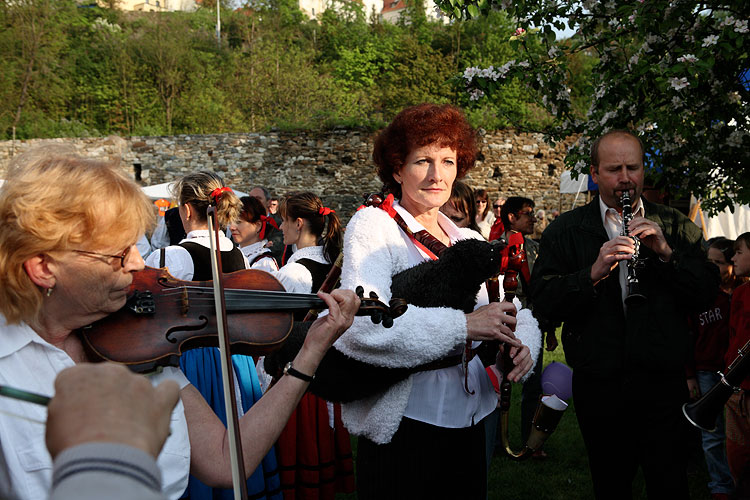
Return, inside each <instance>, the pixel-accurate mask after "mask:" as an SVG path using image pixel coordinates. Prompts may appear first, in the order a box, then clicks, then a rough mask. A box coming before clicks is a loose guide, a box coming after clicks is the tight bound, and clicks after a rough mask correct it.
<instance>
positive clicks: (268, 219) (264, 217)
mask: <svg viewBox="0 0 750 500" xmlns="http://www.w3.org/2000/svg"><path fill="white" fill-rule="evenodd" d="M260 221H261V222H262V223H263V225H262V226H260V234H258V236H259V237H260V239H261V240H262V239H263V238H265V236H266V224H271V226H273V227H275V228H276V229H278V228H279V226H278V224H276V221H275V220H273V217H268V216H267V215H261V216H260Z"/></svg>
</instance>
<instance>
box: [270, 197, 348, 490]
mask: <svg viewBox="0 0 750 500" xmlns="http://www.w3.org/2000/svg"><path fill="white" fill-rule="evenodd" d="M279 212H280V213H281V221H282V222H281V230H282V232H283V233H284V245H295V246H296V250H295V252H294V254H292V256H291V257H290V258H289V260H288V261H287V262H286V264H285V265H284V266H283V267H282V268H281V269H280V270H279V271H278V272H277V273H274V275H275V276H276V277H277V278H278V279H279V281H281V283H282V284H283V285H284V288H286V291H287V292H295V293H315V292H317V291H318V290H319V289H320V287H321V285H322V284H323V281H325V278H326V276H327V275H328V272H329V271H330V270H331V267H332V265H333V263H334V262H335V261H336V258H337V257H338V255H339V253H341V229H342V228H341V222H340V221H339V218H338V216H337V215H336V212H335V211H334V210H332V209H330V208H328V207H326V206H325V205H323V202H322V201H321V200H320V198H319V197H318V196H316V195H315V194H313V193H310V192H304V193H295V194H291V195H289V196H287V197H286V198H285V199H284V200H282V202H281V206H280V207H279ZM304 317H305V313H304V312H302V313H300V314H297V315H296V317H295V319H296V320H298V321H301V320H302V319H304ZM340 413H341V410H340V407H339V406H338V405H333V404H331V403H327V402H326V401H325V400H323V399H321V398H319V397H317V396H315V395H313V394H311V393H308V394H306V395H305V396H304V397H303V398H302V401H300V404H299V405H298V406H297V409H296V410H295V412H294V413H293V414H292V416H291V418H290V419H289V423H288V424H287V426H286V428H285V429H284V431H283V432H282V434H281V436H280V437H279V446H278V459H279V470H280V472H281V488H282V491H283V492H284V498H285V499H286V500H291V499H315V500H317V499H321V500H323V499H331V500H332V499H333V498H334V496H335V495H336V493H337V492H344V493H348V492H352V491H354V472H353V463H352V458H351V452H352V451H351V444H350V442H349V433H348V432H347V431H346V429H345V428H344V426H343V424H342V423H341V417H340Z"/></svg>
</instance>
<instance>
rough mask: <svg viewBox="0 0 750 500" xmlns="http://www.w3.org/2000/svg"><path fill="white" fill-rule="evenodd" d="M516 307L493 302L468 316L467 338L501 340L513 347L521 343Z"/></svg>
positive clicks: (507, 303) (505, 303)
mask: <svg viewBox="0 0 750 500" xmlns="http://www.w3.org/2000/svg"><path fill="white" fill-rule="evenodd" d="M515 316H516V307H515V306H514V305H513V304H511V303H510V302H493V303H492V304H487V305H486V306H482V307H480V308H479V309H477V310H476V311H474V312H471V313H469V314H467V315H466V330H467V335H466V337H467V338H468V339H469V340H500V341H501V342H505V343H507V344H509V345H511V346H513V347H521V346H522V345H523V344H521V341H520V340H518V339H517V338H516V336H515V334H514V333H513V332H514V331H515V329H516V317H515Z"/></svg>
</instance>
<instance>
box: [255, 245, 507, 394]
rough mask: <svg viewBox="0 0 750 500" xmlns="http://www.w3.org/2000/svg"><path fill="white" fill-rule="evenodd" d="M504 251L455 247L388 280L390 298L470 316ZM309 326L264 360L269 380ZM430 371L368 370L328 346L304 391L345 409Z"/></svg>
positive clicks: (493, 247)
mask: <svg viewBox="0 0 750 500" xmlns="http://www.w3.org/2000/svg"><path fill="white" fill-rule="evenodd" d="M505 246H506V245H505V243H504V242H501V241H494V242H492V243H488V242H486V241H482V240H474V239H470V240H462V241H459V242H457V243H456V244H454V245H452V246H450V247H448V248H447V249H446V250H445V251H444V252H443V253H442V254H441V256H440V258H439V259H438V260H430V261H425V262H423V263H421V264H419V265H416V266H414V267H411V268H409V269H406V270H404V271H402V272H400V273H398V274H396V275H394V276H393V277H392V280H391V296H392V297H399V298H402V299H404V300H406V302H407V303H408V304H410V305H415V306H419V307H450V308H453V309H458V310H460V311H463V312H465V313H469V312H471V311H473V310H474V306H475V305H476V297H477V293H478V292H479V288H480V287H481V286H482V283H484V282H485V281H486V280H487V279H488V278H490V277H492V276H496V275H497V274H498V271H499V269H500V265H501V262H502V251H503V249H504V248H505ZM310 324H311V323H309V322H306V323H297V324H295V326H294V328H293V330H292V332H291V334H290V335H289V338H288V339H287V341H286V342H285V343H284V345H283V346H282V347H281V349H279V350H278V351H276V352H275V353H273V354H271V355H269V356H267V357H266V361H265V369H266V371H267V372H268V373H269V374H271V375H277V374H279V373H281V370H282V369H283V367H284V366H285V365H286V363H287V361H289V360H291V359H293V358H294V356H295V355H296V353H297V351H299V349H300V347H301V346H302V343H303V342H304V339H305V335H306V334H307V330H308V329H309V327H310ZM459 357H460V356H459ZM458 363H460V360H458V362H457V363H456V364H458ZM444 366H448V365H444ZM435 367H438V365H436V364H435V363H427V364H425V365H420V366H415V367H408V368H406V367H404V368H388V367H383V366H378V365H373V364H369V363H365V362H363V361H359V360H356V359H353V358H351V357H349V356H346V355H345V354H343V353H342V352H341V351H339V350H337V349H336V346H333V347H332V348H331V349H329V350H328V353H327V354H326V355H325V357H324V358H323V360H322V362H321V363H320V366H319V367H318V370H317V372H316V373H315V379H314V380H313V382H312V383H311V384H310V388H309V390H310V391H311V392H312V393H313V394H315V395H316V396H319V397H321V398H323V399H325V400H327V401H331V402H334V403H347V402H351V401H356V400H358V399H363V398H366V397H368V396H371V395H374V394H378V393H381V392H383V391H385V390H386V389H388V388H389V387H390V386H392V385H393V384H396V383H397V382H400V381H402V380H405V379H406V378H407V377H408V376H409V375H411V374H412V373H415V372H418V371H423V370H429V369H434V368H435Z"/></svg>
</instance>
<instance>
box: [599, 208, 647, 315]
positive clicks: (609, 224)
mask: <svg viewBox="0 0 750 500" xmlns="http://www.w3.org/2000/svg"><path fill="white" fill-rule="evenodd" d="M599 210H600V212H601V214H602V224H604V229H605V230H606V231H607V236H609V239H610V240H611V239H612V238H615V237H616V236H620V235H621V234H622V215H620V214H619V212H617V210H616V209H614V208H612V207H608V206H607V205H606V204H605V203H604V201H602V197H601V196H600V197H599ZM638 215H640V216H641V217H645V216H646V211H645V209H644V208H643V201H642V200H641V199H640V198H638V201H637V202H636V203H635V205H634V206H633V217H635V216H638ZM618 271H619V277H618V279H619V282H620V290H621V292H622V302H623V304H625V297H626V296H627V294H628V261H627V260H621V261H620V263H619V264H618Z"/></svg>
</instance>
